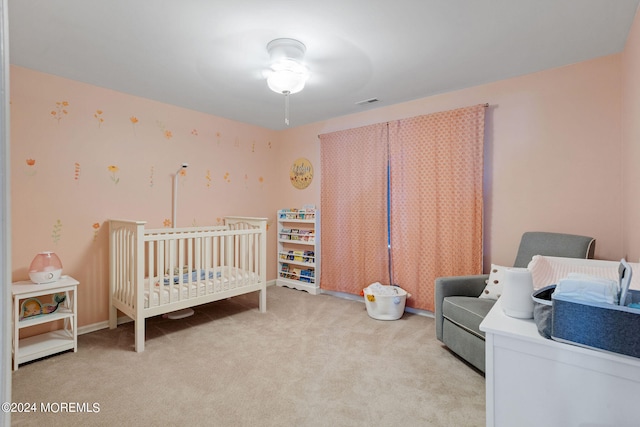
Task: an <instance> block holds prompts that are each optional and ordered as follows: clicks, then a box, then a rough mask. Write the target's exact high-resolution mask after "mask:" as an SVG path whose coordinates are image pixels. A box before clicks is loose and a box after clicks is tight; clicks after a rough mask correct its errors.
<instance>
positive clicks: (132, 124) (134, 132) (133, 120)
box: [129, 116, 139, 136]
mask: <svg viewBox="0 0 640 427" xmlns="http://www.w3.org/2000/svg"><path fill="white" fill-rule="evenodd" d="M129 121H130V122H131V126H132V127H133V134H134V135H136V125H137V124H138V122H139V120H138V118H137V117H136V116H131V117H129ZM136 136H137V135H136Z"/></svg>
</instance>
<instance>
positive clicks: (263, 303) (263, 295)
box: [258, 289, 267, 313]
mask: <svg viewBox="0 0 640 427" xmlns="http://www.w3.org/2000/svg"><path fill="white" fill-rule="evenodd" d="M259 298H260V302H259V303H258V307H259V309H260V313H265V312H266V311H267V290H266V289H262V290H260V297H259Z"/></svg>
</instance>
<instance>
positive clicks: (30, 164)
mask: <svg viewBox="0 0 640 427" xmlns="http://www.w3.org/2000/svg"><path fill="white" fill-rule="evenodd" d="M26 163H27V170H26V172H25V173H26V174H27V175H29V176H33V175H35V174H36V172H37V169H36V167H35V166H36V160H35V159H31V158H29V159H27V160H26Z"/></svg>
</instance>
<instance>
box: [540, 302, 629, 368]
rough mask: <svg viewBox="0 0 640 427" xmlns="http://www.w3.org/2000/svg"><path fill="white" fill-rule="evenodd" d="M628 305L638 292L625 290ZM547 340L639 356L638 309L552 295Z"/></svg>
mask: <svg viewBox="0 0 640 427" xmlns="http://www.w3.org/2000/svg"><path fill="white" fill-rule="evenodd" d="M629 294H630V296H631V302H632V303H640V291H636V290H629ZM551 317H552V325H551V338H552V339H554V340H556V341H561V342H566V343H569V344H575V345H579V346H583V347H589V348H593V349H598V350H604V351H610V352H614V353H619V354H624V355H627V356H633V357H640V309H637V308H631V307H627V306H620V305H612V304H600V303H587V302H582V301H575V300H571V299H567V298H564V297H562V295H556V293H554V294H553V295H552V316H551Z"/></svg>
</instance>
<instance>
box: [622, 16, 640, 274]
mask: <svg viewBox="0 0 640 427" xmlns="http://www.w3.org/2000/svg"><path fill="white" fill-rule="evenodd" d="M622 58H623V61H622V64H623V65H622V84H623V87H624V91H623V96H622V101H623V103H622V105H623V107H622V109H623V118H622V140H623V156H622V161H623V170H624V184H623V187H624V193H623V194H624V204H623V206H624V213H625V217H624V247H625V252H626V253H627V255H628V257H629V260H632V261H635V262H637V261H638V259H639V258H640V221H638V219H639V218H640V185H639V184H640V167H639V165H640V13H639V12H636V17H635V20H634V22H633V26H632V27H631V31H630V32H629V36H628V37H627V44H626V46H625V49H624V54H623V57H622Z"/></svg>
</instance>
